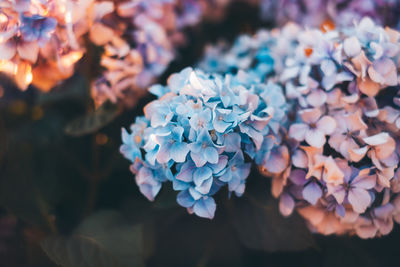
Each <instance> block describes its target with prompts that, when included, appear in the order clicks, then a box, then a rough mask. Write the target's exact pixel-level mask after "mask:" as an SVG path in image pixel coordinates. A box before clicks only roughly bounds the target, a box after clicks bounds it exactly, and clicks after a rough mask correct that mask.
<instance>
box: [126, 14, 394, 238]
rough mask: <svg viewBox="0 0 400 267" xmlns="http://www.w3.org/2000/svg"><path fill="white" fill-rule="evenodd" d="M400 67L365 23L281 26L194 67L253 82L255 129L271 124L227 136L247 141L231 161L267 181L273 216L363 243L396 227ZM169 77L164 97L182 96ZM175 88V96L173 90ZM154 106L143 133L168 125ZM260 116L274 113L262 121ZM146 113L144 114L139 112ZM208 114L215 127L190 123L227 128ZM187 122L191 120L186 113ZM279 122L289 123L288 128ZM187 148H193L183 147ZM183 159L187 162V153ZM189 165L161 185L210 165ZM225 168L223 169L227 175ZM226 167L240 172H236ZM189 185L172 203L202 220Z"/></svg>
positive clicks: (386, 42) (389, 43)
mask: <svg viewBox="0 0 400 267" xmlns="http://www.w3.org/2000/svg"><path fill="white" fill-rule="evenodd" d="M294 33H295V34H294ZM399 62H400V33H399V32H397V31H396V30H393V29H390V28H382V27H380V26H378V25H375V23H374V22H373V21H372V20H371V19H369V18H364V19H362V20H361V21H360V22H359V23H356V24H355V25H354V26H353V27H345V28H339V29H338V30H335V29H334V28H333V27H332V28H330V29H302V28H301V27H299V26H297V25H295V24H288V25H286V26H285V27H283V28H282V29H281V30H272V31H270V32H267V31H260V32H258V33H257V34H255V35H254V36H253V37H251V36H241V37H240V38H238V39H237V41H236V42H235V43H234V45H233V46H232V47H231V48H229V47H228V46H227V45H225V44H220V45H218V46H217V47H209V48H208V49H207V50H206V54H205V56H204V58H203V60H202V61H201V62H200V64H199V65H198V66H200V67H201V68H203V69H205V70H207V71H209V72H217V73H220V75H223V74H227V75H226V76H225V81H226V79H228V80H229V81H234V80H236V81H237V80H240V81H241V83H243V85H244V87H245V88H246V87H248V85H249V82H248V81H252V82H251V88H252V89H251V92H252V93H253V94H254V95H255V96H257V97H259V98H260V99H264V101H265V103H267V105H266V106H265V107H267V109H264V111H263V113H259V114H257V117H259V119H258V120H257V123H260V122H261V121H262V120H261V118H263V117H264V116H265V118H269V119H268V123H266V124H265V125H268V132H267V133H261V135H260V137H259V140H258V139H257V138H255V136H254V134H253V136H251V135H249V134H251V133H252V132H246V131H243V129H244V125H247V124H246V123H244V124H243V125H242V126H241V125H240V124H238V126H239V127H238V129H237V130H236V131H235V130H234V131H233V132H232V133H231V134H232V135H233V134H234V133H235V135H236V133H240V135H243V134H244V133H246V135H247V137H249V138H250V140H251V141H252V142H251V143H253V145H252V148H251V149H249V146H248V142H244V143H243V141H244V140H245V139H243V138H241V140H240V141H241V142H242V143H241V145H240V146H239V145H238V146H237V149H236V150H235V151H239V150H238V149H239V148H240V150H241V151H242V153H240V154H241V155H245V157H239V158H240V159H241V161H240V162H242V159H243V158H244V159H246V158H248V159H252V160H253V162H255V163H256V164H257V165H258V166H259V169H260V171H261V172H262V173H264V174H265V175H266V176H269V177H272V186H271V188H272V194H273V195H274V196H275V197H277V198H279V199H280V204H279V207H280V211H281V213H282V214H283V215H284V216H289V215H290V214H291V213H292V212H293V211H294V210H296V211H297V212H299V213H300V214H301V215H302V216H303V217H304V218H305V220H306V221H307V223H308V225H309V227H310V229H311V230H312V231H315V232H318V233H322V234H345V233H348V234H357V235H358V236H360V237H362V238H370V237H374V236H379V235H385V234H388V233H389V232H390V231H391V230H392V228H393V222H394V221H396V222H400V171H399V168H398V163H399V155H400V150H399V147H400V146H399V144H400V140H399V129H400V108H399V104H400V101H399V99H400V98H399V93H398V86H399V85H398V83H399V73H398V71H399ZM185 71H189V70H185ZM185 71H183V72H182V73H184V72H185ZM190 71H191V70H190ZM182 73H181V74H180V75H181V76H182ZM202 75H204V74H202ZM183 76H184V77H189V76H190V75H189V74H186V75H183ZM177 77H178V76H176V74H175V75H173V76H172V77H171V78H170V80H169V87H170V88H176V89H169V91H172V92H174V94H182V93H183V94H187V92H188V90H189V89H188V87H187V86H185V85H183V84H182V82H185V81H186V82H187V80H189V78H186V79H185V78H180V79H177ZM210 77H219V75H216V74H214V75H212V76H210ZM230 77H232V78H230ZM177 81H179V83H180V84H181V86H180V87H179V86H174V85H173V84H176V83H177ZM225 83H226V82H225ZM230 83H231V82H230ZM236 83H237V82H236ZM171 84H172V86H171ZM213 86H214V85H213ZM213 86H211V85H210V84H208V83H203V84H202V85H201V86H200V85H199V89H201V90H202V91H204V92H209V91H210V89H211V88H214V87H213ZM260 86H261V87H260ZM179 88H180V89H179ZM221 88H223V90H222V91H221V90H220V91H218V90H213V89H211V92H216V93H217V94H218V95H219V96H220V97H221V103H224V100H223V97H225V96H226V95H227V94H228V95H229V92H230V91H229V90H227V88H225V87H221ZM257 88H259V89H257ZM282 88H283V91H282ZM151 91H153V92H155V91H156V92H157V93H158V95H159V97H161V96H163V95H164V96H163V97H162V98H161V99H164V98H166V99H169V98H170V96H169V94H170V93H167V94H165V93H166V90H165V88H164V87H162V86H155V87H152V88H151ZM189 91H190V90H189ZM179 97H181V95H179ZM159 101H160V100H158V101H155V102H154V103H151V104H149V107H151V106H153V107H154V108H153V109H151V108H150V110H153V111H152V112H151V113H154V114H158V115H154V116H155V117H154V118H153V116H151V117H147V119H148V120H149V121H151V123H150V122H149V123H148V124H147V125H146V126H148V125H150V127H153V125H152V123H153V120H155V123H156V122H157V121H159V122H164V123H166V122H165V119H163V118H166V117H167V118H169V117H173V116H175V115H168V114H169V113H168V114H167V113H163V112H167V110H168V109H165V108H162V105H161V106H160V105H159ZM168 101H169V100H168ZM184 101H187V99H185V100H184ZM171 103H172V102H171ZM187 103H191V102H190V101H189V102H187ZM268 109H270V110H273V112H270V111H266V110H268ZM148 110H149V109H148V108H146V112H147V111H148ZM156 110H157V112H155V111H156ZM232 110H235V108H233V109H232ZM160 112H161V113H160ZM211 113H212V114H213V115H214V117H212V116H211V115H208V117H207V116H206V115H204V114H203V111H198V112H195V113H193V114H195V115H193V118H196V121H197V120H198V119H197V117H198V116H199V117H202V118H204V117H207V118H210V117H212V118H213V119H215V118H219V117H220V116H222V115H223V116H222V117H223V118H224V121H226V122H230V120H231V118H230V116H227V115H226V114H221V113H219V111H218V112H217V109H216V110H215V111H213V112H211ZM185 114H191V112H189V111H186V110H185ZM271 114H273V115H271ZM287 114H289V116H288V115H287ZM290 114H291V115H290ZM188 116H190V115H188ZM287 117H292V118H291V119H290V120H287ZM193 118H192V117H191V118H189V120H194V119H193ZM250 118H251V117H250ZM169 120H170V119H168V120H167V121H169ZM232 120H233V119H232ZM205 121H207V122H209V120H207V119H205ZM189 125H191V124H190V123H189ZM263 126H264V125H263ZM192 127H195V126H190V129H192V130H193V129H195V128H192ZM183 128H185V127H183ZM253 129H254V128H253ZM146 130H148V128H146ZM192 130H191V131H192ZM209 130H211V132H209V133H212V131H216V133H220V131H221V130H224V128H223V127H221V125H218V124H215V123H213V124H212V125H211V124H210V128H209ZM152 131H155V129H153V130H152ZM181 132H185V131H184V130H181ZM188 133H190V131H189V132H188ZM160 134H162V132H160ZM179 136H180V135H179ZM188 136H189V137H190V134H189V135H188ZM195 136H197V135H195ZM199 136H203V135H199ZM131 139H132V138H131ZM178 139H179V138H178ZM125 140H126V138H125ZM132 140H133V139H132ZM179 140H182V139H179ZM209 140H211V141H210V142H212V141H215V140H216V141H215V143H213V144H215V145H217V146H218V145H221V144H222V145H225V146H226V144H225V143H221V142H220V141H218V140H220V139H219V137H218V135H217V137H210V138H209ZM260 140H263V141H262V142H261V141H260ZM225 141H226V140H225ZM192 142H197V140H196V139H193V140H192ZM237 142H238V143H239V141H237ZM126 143H127V142H126V141H125V144H126ZM159 143H160V141H159ZM228 143H229V144H231V141H229V142H228ZM244 144H246V146H243V145H244ZM192 146H194V147H196V145H189V147H192ZM123 147H124V148H125V149H126V148H127V147H126V146H125V145H123ZM151 147H152V148H154V147H155V146H154V145H153V146H151ZM217 148H218V147H216V149H217ZM218 149H219V148H218ZM122 150H124V149H122ZM187 151H188V155H189V151H191V150H190V149H187ZM220 151H223V152H222V154H220V158H221V157H223V156H225V153H227V154H228V158H227V160H226V162H227V163H226V164H228V165H229V162H231V161H232V160H233V159H234V158H237V153H236V154H235V156H232V155H231V157H230V156H229V153H230V152H229V149H228V150H224V149H222V150H220ZM253 151H255V152H253ZM125 155H126V154H125ZM148 155H152V156H153V157H155V155H154V153H153V151H151V152H150V151H147V153H146V157H147V156H148ZM193 156H194V158H193ZM193 156H192V152H190V157H189V156H188V158H187V159H186V160H185V161H184V163H182V167H180V164H181V163H179V164H177V166H179V167H172V168H171V166H172V165H166V166H167V167H166V169H167V170H169V171H170V173H169V175H165V177H170V178H165V180H168V179H172V181H173V180H174V179H178V180H179V178H177V177H178V176H179V173H181V172H182V169H183V170H184V171H185V173H187V172H186V171H187V170H188V169H189V170H190V171H189V173H190V175H192V173H195V172H197V171H198V170H202V168H203V166H207V165H206V164H209V162H207V160H206V159H203V160H202V161H201V163H204V164H205V165H201V164H200V165H201V166H200V165H197V163H196V161H198V159H197V158H196V153H194V154H193ZM130 158H131V159H132V157H130ZM168 160H169V159H168ZM180 160H183V159H182V158H181V159H180ZM214 161H216V159H215V160H214ZM190 162H191V163H190ZM244 162H246V160H245V161H244ZM226 164H225V163H224V166H228V165H226ZM245 164H250V161H248V163H247V162H246V163H245ZM134 165H135V164H134ZM234 165H235V166H242V165H241V164H239V163H238V162H235V164H234ZM138 166H141V165H140V164H139V165H138ZM183 166H185V167H183ZM246 166H249V165H246ZM199 167H200V168H199ZM221 168H222V167H221ZM247 168H249V167H246V169H247ZM209 169H210V170H208V174H207V176H208V177H210V176H212V177H213V179H214V183H213V184H212V185H211V186H210V191H208V193H209V195H212V194H214V193H215V192H216V191H217V190H215V191H214V190H212V189H213V188H214V184H215V185H220V184H219V183H220V182H221V181H224V182H225V183H228V187H229V190H230V191H235V190H234V188H232V187H231V185H230V184H229V182H228V180H226V179H225V178H223V177H225V175H222V176H219V175H220V174H219V173H215V172H214V170H213V169H212V168H211V167H209ZM136 171H137V170H136ZM224 172H225V171H224ZM247 176H248V171H246V172H244V173H243V174H242V176H241V178H240V177H238V178H237V179H238V180H240V181H241V183H240V184H241V185H242V186H241V187H240V191H239V192H238V191H235V192H236V193H237V194H238V195H241V194H242V193H243V191H244V181H245V179H246V178H247ZM139 177H141V176H139ZM158 177H160V176H158ZM171 177H175V178H171ZM196 177H197V175H196ZM137 179H138V178H137ZM189 180H190V179H188V181H189ZM190 182H192V180H190ZM192 183H193V185H194V188H193V187H190V186H189V189H188V188H186V187H182V188H180V189H181V190H183V191H182V192H181V193H179V194H178V203H180V204H181V205H183V206H185V207H187V208H189V211H194V212H195V213H196V214H198V215H200V216H203V215H204V213H203V215H201V214H202V213H201V212H200V211H199V210H198V208H197V209H194V206H193V205H196V204H195V203H196V196H195V194H194V193H193V192H194V189H195V188H196V182H195V181H193V182H192ZM210 183H211V182H210ZM138 184H139V185H140V182H138ZM237 184H239V183H237ZM186 186H187V185H186ZM158 189H159V188H158ZM217 189H219V186H218V187H217ZM185 190H187V191H185ZM157 192H158V190H157ZM152 196H153V197H154V194H153V195H152ZM200 196H201V195H200V194H198V195H197V197H200ZM199 199H201V197H200V198H199ZM207 199H208V196H207ZM189 200H190V201H189ZM200 203H201V204H199V205H201V207H204V208H206V209H207V207H208V206H207V205H210V206H212V207H214V205H215V204H214V202H213V201H211V200H207V201H206V202H200ZM211 203H212V205H211ZM208 210H209V209H208ZM203 217H211V216H203Z"/></svg>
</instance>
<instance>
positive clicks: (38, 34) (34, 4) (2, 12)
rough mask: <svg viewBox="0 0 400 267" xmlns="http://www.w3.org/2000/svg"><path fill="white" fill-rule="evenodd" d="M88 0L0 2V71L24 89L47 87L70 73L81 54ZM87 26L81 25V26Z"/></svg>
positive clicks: (17, 0) (43, 88)
mask: <svg viewBox="0 0 400 267" xmlns="http://www.w3.org/2000/svg"><path fill="white" fill-rule="evenodd" d="M90 4H91V1H90V0H79V1H71V0H15V1H14V0H4V1H1V3H0V71H1V72H5V73H8V74H10V75H11V76H12V77H14V79H15V82H16V84H17V85H18V87H19V88H21V89H22V90H25V89H26V88H27V87H28V86H29V85H30V84H31V83H33V84H35V85H36V86H37V87H38V88H40V89H42V90H44V91H47V90H49V89H51V87H53V86H54V85H55V83H57V82H58V81H60V80H62V79H65V78H67V77H69V76H71V75H72V73H73V70H74V64H75V63H76V62H77V61H78V60H79V59H80V58H81V57H82V55H83V50H82V48H81V46H80V45H79V43H78V39H79V37H80V36H81V35H82V34H83V33H84V30H82V27H81V26H80V25H82V24H83V25H85V24H86V23H87V20H86V10H87V9H88V8H89V6H90ZM85 27H86V28H87V26H83V28H85Z"/></svg>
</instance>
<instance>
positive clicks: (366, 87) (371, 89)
mask: <svg viewBox="0 0 400 267" xmlns="http://www.w3.org/2000/svg"><path fill="white" fill-rule="evenodd" d="M357 85H358V87H359V88H360V91H361V92H362V93H364V94H366V95H367V96H376V95H377V94H378V93H379V90H380V86H379V84H378V83H376V82H374V81H372V80H371V79H370V78H368V77H366V78H364V79H360V78H358V79H357Z"/></svg>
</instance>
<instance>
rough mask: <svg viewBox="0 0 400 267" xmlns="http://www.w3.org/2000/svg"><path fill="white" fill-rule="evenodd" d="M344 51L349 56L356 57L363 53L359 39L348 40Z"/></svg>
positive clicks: (345, 41) (351, 38) (345, 42)
mask: <svg viewBox="0 0 400 267" xmlns="http://www.w3.org/2000/svg"><path fill="white" fill-rule="evenodd" d="M343 49H344V52H345V53H346V55H347V56H349V57H355V56H357V55H359V54H360V53H361V45H360V42H359V41H358V39H357V37H355V36H353V37H349V38H346V39H345V40H344V42H343Z"/></svg>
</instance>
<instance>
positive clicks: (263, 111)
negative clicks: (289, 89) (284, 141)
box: [121, 68, 286, 218]
mask: <svg viewBox="0 0 400 267" xmlns="http://www.w3.org/2000/svg"><path fill="white" fill-rule="evenodd" d="M150 92H152V93H154V94H155V95H157V96H158V97H159V99H158V100H155V101H153V102H151V103H150V104H148V105H147V106H146V107H145V116H144V117H139V118H137V119H136V123H135V124H133V125H132V126H131V133H130V134H129V133H128V132H127V131H126V130H123V142H124V144H123V145H122V146H121V152H122V153H123V155H124V156H125V157H126V158H128V159H129V160H130V161H131V162H132V163H133V164H132V167H131V170H132V172H134V173H135V174H136V183H137V184H138V186H139V188H140V190H141V192H142V193H143V194H144V195H145V196H146V197H147V198H148V199H150V200H153V199H154V197H155V196H156V195H157V193H158V192H159V190H160V189H161V185H162V183H163V182H166V181H170V182H172V185H173V188H174V190H177V191H180V192H179V194H178V196H177V202H178V203H179V204H180V205H181V206H183V207H186V208H187V209H188V211H189V212H194V213H195V214H197V215H198V216H201V217H207V218H212V217H213V216H214V212H215V208H216V204H215V201H214V199H213V197H212V196H213V195H214V194H215V193H216V192H217V191H218V190H219V189H220V188H221V187H223V186H225V185H226V186H228V190H229V192H233V193H235V194H236V195H237V196H241V195H242V194H243V192H244V190H245V181H246V179H247V176H248V175H249V172H250V167H251V162H252V160H254V158H257V157H259V156H258V153H261V151H263V153H264V152H265V151H266V150H267V149H268V148H269V145H268V144H267V143H268V141H269V139H270V138H273V136H274V135H275V133H276V132H278V131H279V129H278V128H279V125H280V124H279V123H278V122H280V121H283V120H284V119H285V114H286V112H285V104H286V103H285V101H284V96H283V91H282V89H281V88H280V87H279V86H277V85H275V84H261V83H257V84H255V83H253V82H252V80H251V77H249V76H248V74H247V73H245V72H239V73H238V74H237V75H229V74H228V75H226V76H225V77H223V76H220V75H217V74H205V73H203V72H201V71H194V70H193V69H191V68H186V69H184V70H183V71H181V72H180V73H176V74H173V75H171V76H170V78H169V80H168V85H167V86H165V87H164V86H161V85H155V86H152V87H151V88H150Z"/></svg>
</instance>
